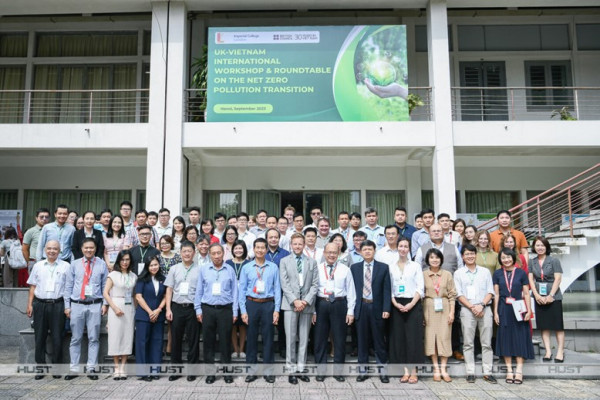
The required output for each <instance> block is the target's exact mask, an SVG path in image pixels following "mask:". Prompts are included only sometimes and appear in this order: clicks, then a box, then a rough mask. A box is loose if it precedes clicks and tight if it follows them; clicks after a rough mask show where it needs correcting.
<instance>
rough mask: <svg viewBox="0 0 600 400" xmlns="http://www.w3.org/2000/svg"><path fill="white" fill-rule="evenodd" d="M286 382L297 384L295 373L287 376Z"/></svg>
mask: <svg viewBox="0 0 600 400" xmlns="http://www.w3.org/2000/svg"><path fill="white" fill-rule="evenodd" d="M288 382H289V383H291V384H292V385H297V384H298V378H296V376H295V375H290V376H289V377H288Z"/></svg>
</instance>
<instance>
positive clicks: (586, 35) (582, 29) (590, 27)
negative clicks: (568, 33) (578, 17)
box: [576, 24, 600, 50]
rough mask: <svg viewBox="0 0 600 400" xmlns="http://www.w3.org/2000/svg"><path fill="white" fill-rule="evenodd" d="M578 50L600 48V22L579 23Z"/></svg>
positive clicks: (577, 28)
mask: <svg viewBox="0 0 600 400" xmlns="http://www.w3.org/2000/svg"><path fill="white" fill-rule="evenodd" d="M576 32H577V50H600V40H598V38H599V37H600V24H577V27H576Z"/></svg>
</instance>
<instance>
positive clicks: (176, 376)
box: [169, 375, 181, 382]
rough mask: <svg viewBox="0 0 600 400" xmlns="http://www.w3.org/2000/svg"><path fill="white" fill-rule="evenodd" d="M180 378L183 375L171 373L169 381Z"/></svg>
mask: <svg viewBox="0 0 600 400" xmlns="http://www.w3.org/2000/svg"><path fill="white" fill-rule="evenodd" d="M179 378H181V375H171V376H169V382H173V381H176V380H177V379H179Z"/></svg>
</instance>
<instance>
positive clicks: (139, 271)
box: [137, 263, 145, 275]
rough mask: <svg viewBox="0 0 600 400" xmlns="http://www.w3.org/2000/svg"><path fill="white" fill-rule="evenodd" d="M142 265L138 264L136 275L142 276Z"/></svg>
mask: <svg viewBox="0 0 600 400" xmlns="http://www.w3.org/2000/svg"><path fill="white" fill-rule="evenodd" d="M144 265H145V264H144V263H138V273H137V274H138V275H141V274H142V271H143V270H144Z"/></svg>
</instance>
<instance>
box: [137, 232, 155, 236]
mask: <svg viewBox="0 0 600 400" xmlns="http://www.w3.org/2000/svg"><path fill="white" fill-rule="evenodd" d="M138 235H140V236H150V235H152V234H151V233H150V232H148V233H138Z"/></svg>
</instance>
